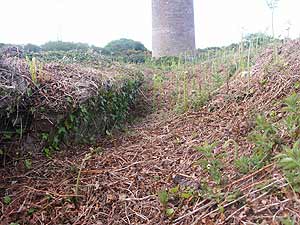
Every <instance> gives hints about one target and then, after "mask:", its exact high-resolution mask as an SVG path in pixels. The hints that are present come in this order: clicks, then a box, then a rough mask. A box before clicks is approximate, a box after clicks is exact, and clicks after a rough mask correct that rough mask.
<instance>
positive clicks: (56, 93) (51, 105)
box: [0, 49, 143, 154]
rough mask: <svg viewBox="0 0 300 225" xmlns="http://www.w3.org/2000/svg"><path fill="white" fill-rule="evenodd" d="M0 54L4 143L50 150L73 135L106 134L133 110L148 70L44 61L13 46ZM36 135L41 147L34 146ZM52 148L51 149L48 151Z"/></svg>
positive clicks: (0, 140) (0, 142) (0, 128)
mask: <svg viewBox="0 0 300 225" xmlns="http://www.w3.org/2000/svg"><path fill="white" fill-rule="evenodd" d="M7 52H10V53H9V54H8V53H6V54H3V55H2V56H1V59H0V99H1V101H0V124H1V126H0V132H1V136H0V146H2V147H4V146H6V147H7V145H11V144H20V143H19V142H23V141H25V143H24V147H26V148H29V149H30V148H33V149H37V148H40V147H41V146H44V147H45V145H49V146H46V148H45V149H46V152H48V153H49V151H51V150H52V149H58V147H59V144H60V143H61V142H63V141H66V140H67V139H68V138H70V137H72V139H74V138H75V139H76V140H82V139H83V138H85V139H87V140H88V138H90V137H91V136H93V135H100V134H104V133H105V132H106V131H109V130H110V129H112V128H114V127H116V126H119V125H120V124H121V123H122V122H124V121H125V119H126V118H127V117H128V115H129V110H130V107H132V106H133V104H134V102H135V100H136V97H137V93H138V90H139V88H140V85H141V84H142V81H143V75H142V74H141V73H140V72H139V71H137V70H134V69H130V68H126V67H124V66H119V65H116V64H110V65H109V66H108V65H107V66H103V67H101V68H98V69H95V68H93V67H88V66H83V65H80V64H74V63H73V64H62V63H46V64H44V63H41V62H39V61H38V60H36V58H32V59H29V58H26V59H25V58H24V57H23V58H22V57H19V56H20V55H19V54H14V53H15V52H16V51H15V50H14V49H10V50H8V51H7ZM33 138H34V140H36V141H37V144H39V145H40V144H42V145H41V146H40V147H38V146H32V140H33ZM48 153H47V154H48Z"/></svg>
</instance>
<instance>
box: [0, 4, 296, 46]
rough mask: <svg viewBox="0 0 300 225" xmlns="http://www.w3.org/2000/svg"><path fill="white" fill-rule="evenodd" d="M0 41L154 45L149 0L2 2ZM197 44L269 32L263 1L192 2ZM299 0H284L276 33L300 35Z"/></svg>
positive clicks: (227, 41)
mask: <svg viewBox="0 0 300 225" xmlns="http://www.w3.org/2000/svg"><path fill="white" fill-rule="evenodd" d="M0 1H1V4H0V5H1V13H0V21H1V29H0V43H1V42H2V43H12V44H26V43H33V44H43V43H45V42H47V41H50V40H52V41H56V40H62V41H71V42H84V43H89V44H93V45H96V46H101V47H102V46H105V45H106V44H107V43H108V42H109V41H111V40H115V39H119V38H130V39H134V40H137V41H141V42H142V43H143V44H145V46H146V47H147V48H149V49H151V42H152V41H151V38H152V34H151V29H152V25H151V0H127V1H124V0H43V1H41V0H0ZM194 7H195V26H196V45H197V48H204V47H211V46H224V45H228V44H231V43H233V42H238V41H239V40H240V39H241V36H242V34H243V33H244V34H247V33H254V32H264V33H268V34H271V28H270V27H271V11H270V10H269V8H268V7H267V4H266V1H265V0H226V1H224V0H194ZM299 8H300V1H299V0H280V1H279V4H278V8H277V9H276V10H275V34H276V36H278V35H281V37H286V36H287V28H288V27H290V37H292V38H297V37H299V36H300V13H299Z"/></svg>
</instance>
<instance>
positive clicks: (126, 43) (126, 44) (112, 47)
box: [104, 38, 147, 53]
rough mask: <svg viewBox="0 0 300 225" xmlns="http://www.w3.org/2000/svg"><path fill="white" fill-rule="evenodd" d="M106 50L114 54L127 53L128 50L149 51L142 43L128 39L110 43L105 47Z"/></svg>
mask: <svg viewBox="0 0 300 225" xmlns="http://www.w3.org/2000/svg"><path fill="white" fill-rule="evenodd" d="M104 50H106V51H109V52H113V53H120V52H126V51H128V50H135V51H147V49H146V47H145V46H144V45H143V44H142V43H141V42H138V41H134V40H131V39H126V38H122V39H119V40H115V41H111V42H109V43H108V44H107V45H106V46H105V47H104Z"/></svg>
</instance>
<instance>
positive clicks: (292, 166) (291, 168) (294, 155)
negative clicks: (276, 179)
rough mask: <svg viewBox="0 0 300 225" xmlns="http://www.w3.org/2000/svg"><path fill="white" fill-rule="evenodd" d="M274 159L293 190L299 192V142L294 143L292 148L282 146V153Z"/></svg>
mask: <svg viewBox="0 0 300 225" xmlns="http://www.w3.org/2000/svg"><path fill="white" fill-rule="evenodd" d="M276 158H278V159H279V161H278V164H279V166H280V167H281V168H282V169H283V171H284V174H285V176H286V178H287V180H288V181H289V183H290V184H291V186H292V187H293V189H294V190H295V191H296V192H300V141H299V140H298V141H296V142H295V143H294V144H293V147H292V148H290V147H287V146H284V152H283V153H281V154H278V155H277V156H276Z"/></svg>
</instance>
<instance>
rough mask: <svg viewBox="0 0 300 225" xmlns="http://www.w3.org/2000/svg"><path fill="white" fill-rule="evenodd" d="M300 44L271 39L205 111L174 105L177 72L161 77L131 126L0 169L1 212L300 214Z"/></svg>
mask: <svg viewBox="0 0 300 225" xmlns="http://www.w3.org/2000/svg"><path fill="white" fill-rule="evenodd" d="M299 47H300V42H299V41H290V42H287V43H284V44H282V45H280V46H278V47H276V49H275V48H274V47H269V48H267V49H266V50H265V51H263V53H262V54H260V56H259V57H257V58H256V60H255V63H254V66H253V67H251V71H250V74H248V75H247V76H240V75H239V74H240V73H239V72H237V73H235V74H233V75H232V76H230V77H227V78H226V79H225V80H227V81H226V82H225V83H224V84H223V85H222V86H220V87H217V89H216V91H214V92H213V93H212V94H211V95H210V96H208V97H207V98H206V100H205V102H203V104H201V108H200V110H198V111H194V110H192V107H190V106H189V105H188V107H187V110H184V113H182V114H176V113H174V112H173V111H172V110H170V109H171V107H170V105H176V104H177V103H178V102H177V101H175V103H174V98H172V96H174V95H173V93H172V92H173V91H174V88H173V86H174V85H175V86H176V80H175V81H174V80H172V79H166V80H164V81H163V84H162V86H156V87H159V88H162V87H163V88H162V92H161V93H160V95H159V96H158V97H159V98H160V103H159V107H158V110H157V111H156V112H155V113H152V114H149V115H147V116H146V117H145V118H143V119H142V120H141V121H139V122H138V123H135V124H133V125H132V126H130V127H129V128H128V130H127V132H126V133H123V134H116V135H113V136H109V137H106V138H104V139H102V140H100V141H98V142H97V144H95V145H93V146H86V145H85V146H78V145H77V146H73V147H71V146H69V149H68V150H69V151H68V152H59V153H56V154H55V157H54V158H52V159H46V158H44V157H38V156H34V157H36V159H38V160H32V162H31V164H30V166H28V165H27V166H26V164H25V166H24V167H23V168H22V167H21V166H10V167H9V168H10V169H9V170H8V169H7V168H4V169H1V180H3V182H1V186H0V190H1V192H0V193H1V196H3V199H4V201H3V202H2V203H0V204H1V211H0V213H1V214H0V221H3V223H4V224H9V223H11V222H16V223H20V224H23V223H24V224H26V223H28V224H30V223H32V224H194V225H196V224H298V223H300V213H299V207H300V199H299V198H300V195H299V188H300V185H299V184H300V182H299V162H300V150H299V148H300V146H299V143H298V142H297V141H298V138H299V134H300V133H299V125H300V115H299V110H298V109H299V105H300V97H299V96H298V93H299V88H300V77H299V73H298V72H299V71H300V51H299V49H300V48H299ZM202 68H203V67H201V68H200V69H198V70H197V68H196V69H195V70H193V71H194V72H195V73H197V71H199V70H201V69H202ZM187 70H188V69H187ZM224 71H227V70H224ZM154 73H157V71H154ZM185 74H187V75H188V74H189V72H187V73H185ZM225 74H226V76H227V75H228V73H227V72H226V73H225ZM168 76H172V72H170V73H169V74H168ZM154 81H157V77H155V79H154ZM159 82H161V81H160V80H159ZM200 82H201V81H200ZM199 85H200V86H201V83H200V84H199ZM168 87H172V88H168ZM191 89H192V87H185V88H183V89H181V90H179V91H178V92H177V93H175V94H176V95H175V97H177V98H178V94H179V96H180V95H181V96H185V95H186V96H187V95H188V94H187V93H185V92H187V91H188V92H189V93H191V92H190V91H191ZM191 94H193V93H191ZM146 96H147V95H146ZM144 97H145V96H144ZM156 97H157V96H155V98H156ZM200 97H203V96H202V95H201V96H200ZM148 100H149V99H148ZM149 101H150V100H149ZM185 101H189V100H188V99H187V100H183V104H184V103H185ZM181 103H182V102H181ZM184 107H185V106H184ZM184 109H185V108H184ZM17 163H20V161H19V162H17Z"/></svg>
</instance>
